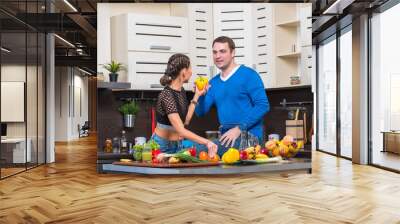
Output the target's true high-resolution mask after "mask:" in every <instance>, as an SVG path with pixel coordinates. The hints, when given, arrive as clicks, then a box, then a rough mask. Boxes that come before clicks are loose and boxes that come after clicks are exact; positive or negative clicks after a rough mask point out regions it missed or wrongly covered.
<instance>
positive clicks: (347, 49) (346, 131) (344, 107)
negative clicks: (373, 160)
mask: <svg viewBox="0 0 400 224" xmlns="http://www.w3.org/2000/svg"><path fill="white" fill-rule="evenodd" d="M351 42H352V35H351V30H350V31H348V32H347V33H344V34H343V35H341V36H340V153H341V155H342V156H346V157H349V158H351V157H352V148H351V141H352V137H351V136H352V125H351V124H352V96H353V94H352V66H351V65H352V49H351V48H352V44H351Z"/></svg>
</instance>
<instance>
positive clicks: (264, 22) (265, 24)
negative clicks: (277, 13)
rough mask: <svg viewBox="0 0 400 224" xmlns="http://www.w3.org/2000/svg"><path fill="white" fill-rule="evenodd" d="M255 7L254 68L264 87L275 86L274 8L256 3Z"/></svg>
mask: <svg viewBox="0 0 400 224" xmlns="http://www.w3.org/2000/svg"><path fill="white" fill-rule="evenodd" d="M252 5H253V14H254V15H255V16H254V17H253V24H254V30H255V42H254V44H253V45H254V59H255V60H254V64H255V65H253V68H255V70H256V71H257V72H258V73H259V74H260V77H261V79H262V80H263V83H264V87H265V88H270V87H273V85H274V77H273V74H272V66H273V63H272V56H273V55H272V47H273V46H272V25H273V24H272V6H271V4H265V3H256V4H252Z"/></svg>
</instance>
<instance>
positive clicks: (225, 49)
mask: <svg viewBox="0 0 400 224" xmlns="http://www.w3.org/2000/svg"><path fill="white" fill-rule="evenodd" d="M234 56H235V50H232V51H231V49H230V48H229V45H228V43H218V42H215V43H214V46H213V59H214V64H215V65H216V66H217V68H218V69H220V70H225V69H226V68H228V66H229V65H230V64H231V63H232V62H233V58H234Z"/></svg>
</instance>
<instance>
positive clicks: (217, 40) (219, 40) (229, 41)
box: [212, 36, 235, 52]
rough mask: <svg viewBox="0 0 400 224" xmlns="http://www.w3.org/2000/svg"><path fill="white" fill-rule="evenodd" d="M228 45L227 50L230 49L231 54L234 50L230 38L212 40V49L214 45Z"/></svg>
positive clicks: (223, 37)
mask: <svg viewBox="0 0 400 224" xmlns="http://www.w3.org/2000/svg"><path fill="white" fill-rule="evenodd" d="M217 42H218V43H228V46H229V49H231V52H232V51H233V50H235V42H233V40H232V39H231V38H230V37H226V36H220V37H217V38H215V39H214V41H213V44H212V46H213V47H214V44H215V43H217Z"/></svg>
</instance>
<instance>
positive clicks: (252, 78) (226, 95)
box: [195, 36, 269, 155]
mask: <svg viewBox="0 0 400 224" xmlns="http://www.w3.org/2000/svg"><path fill="white" fill-rule="evenodd" d="M234 57H235V43H234V42H233V40H232V39H231V38H229V37H225V36H221V37H218V38H216V39H215V40H214V42H213V59H214V64H215V65H216V66H217V67H218V69H220V70H221V72H220V73H219V74H218V75H216V76H215V77H214V78H213V79H211V80H210V82H209V86H208V87H207V88H208V90H207V92H206V94H205V95H203V96H201V97H200V98H199V100H198V104H197V106H196V109H195V112H196V114H197V115H198V116H202V115H204V114H206V113H207V112H208V111H209V110H210V108H211V107H212V106H213V105H214V106H216V108H217V114H218V120H219V123H220V125H221V126H220V131H221V135H222V136H221V138H220V139H219V144H220V146H222V147H221V148H220V149H219V150H218V154H219V155H222V154H223V153H224V152H225V151H226V150H227V148H229V147H236V148H238V147H239V144H240V136H241V133H242V132H243V131H245V132H244V133H246V132H247V134H248V136H250V138H255V139H257V140H258V141H259V142H260V143H261V140H262V133H263V117H264V115H265V114H266V113H267V112H268V111H269V102H268V98H267V95H266V94H265V89H264V84H263V82H262V80H261V78H260V76H259V75H258V73H257V72H256V71H254V70H253V69H251V68H249V67H247V66H245V65H238V64H236V63H235V61H234Z"/></svg>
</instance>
